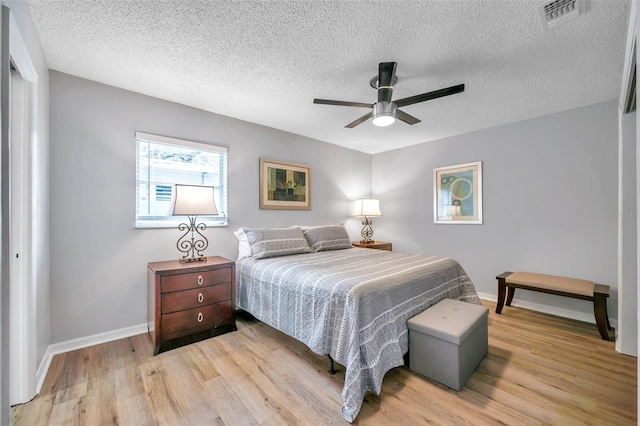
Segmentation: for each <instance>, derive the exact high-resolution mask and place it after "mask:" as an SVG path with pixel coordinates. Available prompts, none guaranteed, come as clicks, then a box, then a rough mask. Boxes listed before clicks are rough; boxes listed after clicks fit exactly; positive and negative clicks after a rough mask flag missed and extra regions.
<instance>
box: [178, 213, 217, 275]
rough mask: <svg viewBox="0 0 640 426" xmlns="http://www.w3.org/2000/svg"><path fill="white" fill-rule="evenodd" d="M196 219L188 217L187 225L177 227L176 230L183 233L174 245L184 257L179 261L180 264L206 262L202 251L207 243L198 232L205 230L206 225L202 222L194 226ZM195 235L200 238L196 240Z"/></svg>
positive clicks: (182, 224)
mask: <svg viewBox="0 0 640 426" xmlns="http://www.w3.org/2000/svg"><path fill="white" fill-rule="evenodd" d="M196 217H197V216H189V224H186V223H181V224H180V225H178V230H180V231H184V234H183V235H182V236H181V237H180V238H178V242H177V243H176V247H177V248H178V251H180V252H181V253H184V256H182V257H181V258H180V259H179V261H180V263H189V262H205V261H206V260H207V258H206V257H205V256H204V255H203V254H202V251H203V250H205V249H206V248H207V247H208V246H209V241H208V240H207V238H206V237H205V236H204V235H202V232H200V231H204V230H205V229H207V225H205V224H204V222H203V223H198V224H196ZM189 233H191V236H190V237H188V236H187V235H188V234H189ZM196 234H198V235H199V236H200V238H198V239H196V238H197V237H196Z"/></svg>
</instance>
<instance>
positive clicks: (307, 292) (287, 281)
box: [236, 228, 480, 422]
mask: <svg viewBox="0 0 640 426" xmlns="http://www.w3.org/2000/svg"><path fill="white" fill-rule="evenodd" d="M287 229H291V228H287ZM298 229H299V228H298ZM325 233H326V232H325ZM344 234H346V231H344ZM247 235H249V240H250V242H252V244H251V247H252V248H253V255H251V256H242V252H241V256H240V258H239V259H238V260H237V261H236V292H237V295H236V304H237V307H238V308H239V309H242V310H245V311H247V312H249V313H250V314H252V315H253V316H255V317H256V318H257V319H259V320H260V321H262V322H264V323H266V324H268V325H270V326H272V327H274V328H276V329H278V330H280V331H282V332H283V333H286V334H288V335H290V336H292V337H294V338H296V339H297V340H299V341H301V342H303V343H304V344H306V345H307V346H308V347H309V348H310V349H311V350H312V351H313V352H315V353H317V354H320V355H329V356H330V357H331V358H332V359H334V360H335V361H337V362H338V363H340V364H342V365H344V366H345V383H344V388H343V391H342V398H343V403H344V406H343V407H342V415H343V417H344V418H345V419H346V420H347V421H349V422H352V421H353V420H354V419H355V418H356V416H357V414H358V412H359V411H360V407H361V405H362V401H363V399H364V395H365V393H366V392H367V391H374V392H376V393H380V389H381V386H382V379H383V377H384V375H385V373H386V372H387V371H389V370H390V369H392V368H394V367H398V366H401V365H403V364H404V359H403V355H404V354H405V353H406V352H407V351H408V348H409V346H408V332H407V326H406V321H407V319H409V318H411V317H412V316H414V315H416V314H418V313H420V312H422V311H423V310H425V309H427V308H428V307H429V306H431V305H433V304H435V303H437V302H438V301H440V300H442V299H444V298H450V299H456V300H462V301H465V302H469V303H476V304H479V303H480V300H479V298H478V295H477V293H476V290H475V288H474V286H473V284H472V282H471V280H470V279H469V277H468V276H467V274H466V272H465V271H464V269H463V268H462V266H460V264H459V263H458V262H456V261H455V260H453V259H451V258H448V257H440V256H428V255H423V254H410V253H401V252H390V251H384V250H371V249H366V248H355V247H351V244H350V242H349V245H348V247H349V248H346V247H347V246H346V243H345V242H344V241H343V242H342V243H341V245H340V247H341V248H340V249H336V248H331V249H323V250H321V251H315V250H317V248H318V245H317V244H315V249H312V248H311V247H314V244H313V243H314V241H313V239H310V240H308V244H306V248H305V247H302V248H301V249H300V250H302V251H300V252H294V253H288V252H287V251H288V249H286V248H285V249H283V248H282V247H283V243H282V241H283V239H282V238H272V239H271V240H269V238H266V239H265V238H264V236H260V237H258V238H251V235H250V233H248V234H247ZM292 235H293V233H292ZM300 235H304V236H307V238H308V235H307V234H306V233H305V234H303V233H302V231H300ZM239 239H240V237H239ZM343 239H344V237H343ZM346 239H347V240H348V235H346ZM284 240H286V238H285V239H284ZM265 241H271V242H272V247H277V248H276V249H275V251H276V252H278V253H279V254H278V255H275V256H259V255H258V256H256V254H255V253H256V249H257V248H258V251H259V246H260V245H261V244H262V245H264V244H267V243H264V242H265ZM299 242H300V246H304V244H303V242H302V241H299ZM333 244H334V246H335V242H334V243H333ZM285 245H286V244H285ZM307 248H308V249H309V250H307ZM283 252H286V253H284V254H282V253H283ZM281 254H282V255H281Z"/></svg>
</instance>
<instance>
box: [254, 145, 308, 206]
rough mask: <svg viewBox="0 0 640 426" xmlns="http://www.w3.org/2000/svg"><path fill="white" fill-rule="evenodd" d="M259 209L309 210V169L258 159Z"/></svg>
mask: <svg viewBox="0 0 640 426" xmlns="http://www.w3.org/2000/svg"><path fill="white" fill-rule="evenodd" d="M260 208H261V209H280V210H311V167H310V166H308V165H306V164H298V163H289V162H286V161H278V160H269V159H266V158H260Z"/></svg>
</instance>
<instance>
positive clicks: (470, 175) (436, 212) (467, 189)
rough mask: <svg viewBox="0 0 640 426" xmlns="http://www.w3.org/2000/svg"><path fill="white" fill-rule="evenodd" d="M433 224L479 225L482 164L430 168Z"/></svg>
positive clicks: (480, 218) (480, 221) (480, 216)
mask: <svg viewBox="0 0 640 426" xmlns="http://www.w3.org/2000/svg"><path fill="white" fill-rule="evenodd" d="M433 217H434V223H442V224H481V223H482V161H476V162H473V163H465V164H457V165H454V166H445V167H436V168H435V169H433Z"/></svg>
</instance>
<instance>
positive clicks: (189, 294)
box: [162, 283, 231, 314]
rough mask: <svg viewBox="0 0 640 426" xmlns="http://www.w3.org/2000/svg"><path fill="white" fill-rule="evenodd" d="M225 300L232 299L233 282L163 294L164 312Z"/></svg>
mask: <svg viewBox="0 0 640 426" xmlns="http://www.w3.org/2000/svg"><path fill="white" fill-rule="evenodd" d="M224 300H231V283H225V284H216V285H212V286H207V287H204V288H194V289H193V290H186V291H174V292H171V293H164V294H163V295H162V313H163V314H168V313H170V312H177V311H184V310H185V309H191V308H197V307H199V306H205V305H211V304H212V303H217V302H222V301H224Z"/></svg>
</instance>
